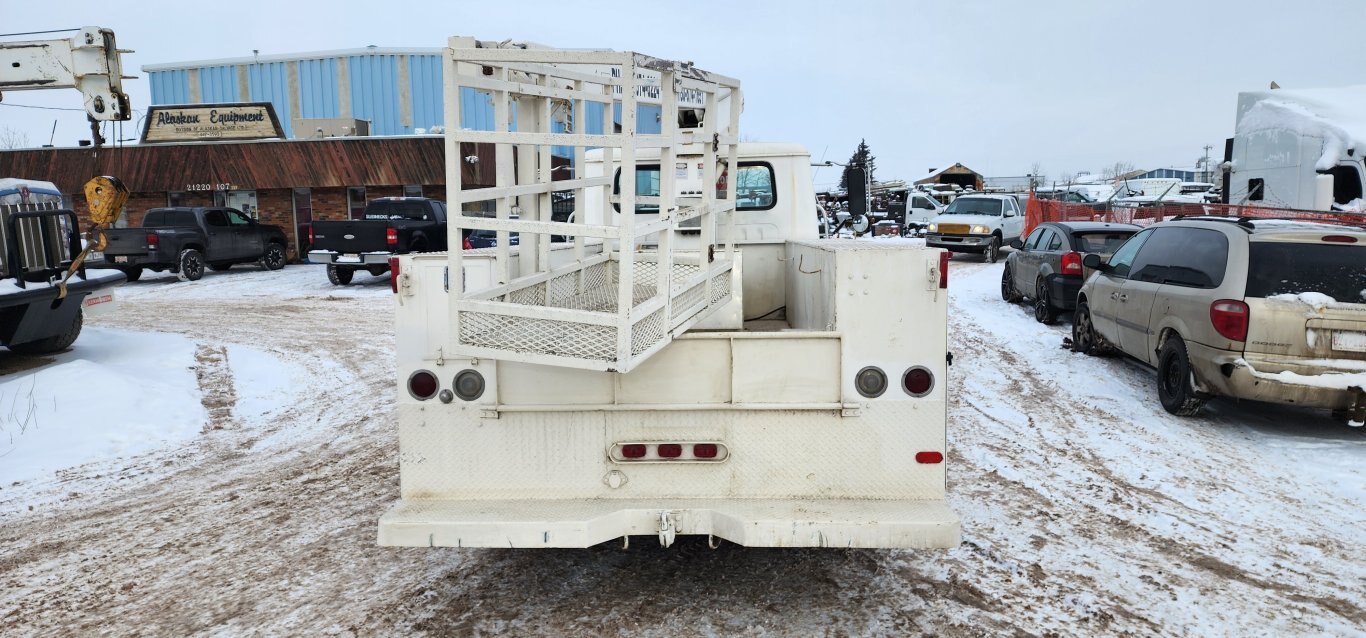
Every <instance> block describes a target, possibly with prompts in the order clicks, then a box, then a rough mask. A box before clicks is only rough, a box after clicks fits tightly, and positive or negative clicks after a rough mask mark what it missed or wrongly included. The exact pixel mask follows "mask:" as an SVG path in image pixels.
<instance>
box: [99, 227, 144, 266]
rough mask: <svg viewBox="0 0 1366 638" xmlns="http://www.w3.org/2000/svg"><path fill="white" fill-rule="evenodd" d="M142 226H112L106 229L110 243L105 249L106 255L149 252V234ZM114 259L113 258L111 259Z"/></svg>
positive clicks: (105, 232) (106, 235) (105, 233)
mask: <svg viewBox="0 0 1366 638" xmlns="http://www.w3.org/2000/svg"><path fill="white" fill-rule="evenodd" d="M149 232H152V231H149V230H145V229H142V228H111V229H109V230H106V231H104V236H105V237H106V238H107V239H108V241H109V243H108V245H107V246H106V247H105V249H104V254H105V255H106V256H113V255H145V254H147V234H148V233H149ZM111 261H112V260H111Z"/></svg>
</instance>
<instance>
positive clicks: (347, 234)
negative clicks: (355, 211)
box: [313, 219, 390, 253]
mask: <svg viewBox="0 0 1366 638" xmlns="http://www.w3.org/2000/svg"><path fill="white" fill-rule="evenodd" d="M388 230H389V222H387V221H380V220H361V219H357V220H347V221H315V222H313V249H314V250H329V251H333V252H338V253H369V252H380V251H385V250H389V248H390V246H389V242H388V239H387V233H388Z"/></svg>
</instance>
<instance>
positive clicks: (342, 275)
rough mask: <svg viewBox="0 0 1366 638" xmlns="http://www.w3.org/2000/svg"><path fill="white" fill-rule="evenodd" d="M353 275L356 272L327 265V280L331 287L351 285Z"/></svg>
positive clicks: (334, 265)
mask: <svg viewBox="0 0 1366 638" xmlns="http://www.w3.org/2000/svg"><path fill="white" fill-rule="evenodd" d="M355 274H356V271H354V270H352V269H350V268H345V267H342V266H338V265H336V264H328V265H327V280H328V281H330V282H332V285H333V286H349V285H351V277H352V276H354V275H355Z"/></svg>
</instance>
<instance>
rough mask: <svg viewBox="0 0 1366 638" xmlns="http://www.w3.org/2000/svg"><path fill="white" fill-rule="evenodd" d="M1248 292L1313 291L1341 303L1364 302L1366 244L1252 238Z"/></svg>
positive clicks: (1257, 294) (1259, 294)
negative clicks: (1295, 241)
mask: <svg viewBox="0 0 1366 638" xmlns="http://www.w3.org/2000/svg"><path fill="white" fill-rule="evenodd" d="M1250 248H1251V255H1250V257H1249V259H1248V273H1247V296H1249V297H1270V296H1272V295H1284V294H1298V293H1302V292H1316V293H1319V294H1323V295H1328V296H1329V297H1332V298H1333V299H1335V300H1337V301H1340V302H1343V303H1366V268H1363V267H1362V264H1366V246H1360V245H1355V244H1351V245H1344V244H1307V243H1292V242H1252V244H1251V246H1250Z"/></svg>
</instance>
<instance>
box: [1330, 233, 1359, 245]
mask: <svg viewBox="0 0 1366 638" xmlns="http://www.w3.org/2000/svg"><path fill="white" fill-rule="evenodd" d="M1323 241H1331V242H1333V243H1335V244H1355V243H1357V238H1356V237H1353V236H1351V235H1324V236H1323Z"/></svg>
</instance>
